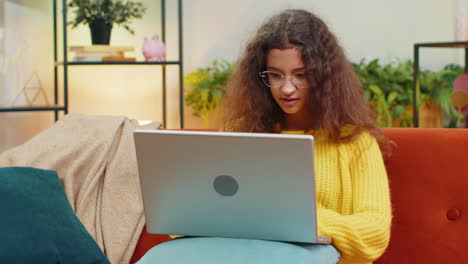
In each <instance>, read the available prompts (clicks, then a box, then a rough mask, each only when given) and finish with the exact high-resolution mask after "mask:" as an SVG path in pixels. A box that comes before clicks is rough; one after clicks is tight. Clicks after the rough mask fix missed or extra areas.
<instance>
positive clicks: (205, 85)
mask: <svg viewBox="0 0 468 264" xmlns="http://www.w3.org/2000/svg"><path fill="white" fill-rule="evenodd" d="M231 73H232V63H230V62H228V61H226V60H214V61H213V62H212V64H211V66H209V67H206V68H198V69H196V70H195V71H194V72H191V73H189V74H187V75H186V76H185V77H184V83H185V84H188V85H191V89H190V90H188V91H187V92H186V94H185V102H186V104H187V105H188V106H190V107H192V109H193V115H194V116H197V117H201V118H202V119H203V120H204V122H205V126H208V123H209V113H210V112H211V111H213V110H214V109H215V108H216V107H217V106H218V104H219V102H220V100H221V98H222V97H223V95H224V91H225V88H226V83H227V80H228V78H229V76H230V74H231Z"/></svg>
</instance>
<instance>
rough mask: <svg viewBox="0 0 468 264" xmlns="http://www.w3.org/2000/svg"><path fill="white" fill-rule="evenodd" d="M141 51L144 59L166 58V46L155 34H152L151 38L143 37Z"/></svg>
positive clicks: (160, 59) (157, 59) (158, 59)
mask: <svg viewBox="0 0 468 264" xmlns="http://www.w3.org/2000/svg"><path fill="white" fill-rule="evenodd" d="M142 51H143V56H145V60H146V61H165V60H166V47H165V46H164V43H163V42H162V41H161V40H159V38H158V37H157V36H156V35H155V36H153V37H152V38H151V39H148V38H146V37H145V41H144V43H143V49H142Z"/></svg>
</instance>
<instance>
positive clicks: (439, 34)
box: [0, 0, 461, 151]
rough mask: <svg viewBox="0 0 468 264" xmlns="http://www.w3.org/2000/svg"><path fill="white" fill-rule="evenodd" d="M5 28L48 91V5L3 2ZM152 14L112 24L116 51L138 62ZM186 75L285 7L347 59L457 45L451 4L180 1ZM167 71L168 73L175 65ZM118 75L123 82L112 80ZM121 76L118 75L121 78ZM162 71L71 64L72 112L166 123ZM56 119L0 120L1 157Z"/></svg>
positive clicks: (174, 95) (236, 48)
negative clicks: (316, 26) (128, 49)
mask: <svg viewBox="0 0 468 264" xmlns="http://www.w3.org/2000/svg"><path fill="white" fill-rule="evenodd" d="M0 1H1V2H0V12H1V13H0V27H1V28H2V29H3V32H5V30H10V31H15V32H19V33H21V34H22V35H24V36H27V39H28V40H29V41H30V43H31V44H30V46H31V48H32V54H34V55H33V56H32V57H31V58H30V60H31V61H32V62H34V63H35V65H39V66H38V67H37V70H38V71H39V73H40V77H41V80H42V81H43V84H44V85H43V86H44V87H46V88H48V89H47V91H48V93H49V96H50V94H51V89H50V87H51V84H52V65H51V61H52V49H51V48H52V46H51V45H52V28H51V11H50V10H51V4H50V2H51V1H49V0H40V1H39V0H35V1H28V0H0ZM142 2H144V3H145V5H147V6H148V8H149V10H148V15H146V16H145V18H144V20H141V21H136V22H135V23H134V24H133V25H134V28H135V29H136V31H137V33H136V35H135V36H130V35H129V34H128V33H126V32H125V31H124V30H122V29H119V28H116V29H114V31H113V32H112V40H111V43H112V44H114V45H134V46H135V47H136V48H137V51H136V52H135V53H134V55H135V56H137V57H138V58H141V54H140V51H139V48H140V47H141V44H142V41H143V37H144V36H150V35H152V34H160V32H159V28H160V27H159V25H158V21H159V20H158V19H159V18H158V14H159V11H160V10H159V1H153V0H143V1H142ZM183 3H184V10H183V12H184V15H183V26H184V32H183V34H184V72H185V73H188V72H190V71H192V70H194V69H196V68H197V67H203V66H207V65H208V64H209V63H210V62H211V61H212V60H214V59H219V58H224V59H228V60H234V59H235V58H236V57H237V56H238V54H239V52H240V50H241V49H242V47H243V46H244V44H245V42H246V41H247V39H248V38H249V37H250V36H251V35H252V34H253V32H254V31H255V28H256V26H257V25H258V24H259V23H261V22H262V21H263V20H264V19H265V18H266V17H267V16H270V15H272V14H273V13H275V12H277V11H279V10H281V9H284V8H306V9H309V10H311V11H313V12H315V13H317V14H318V15H319V16H321V17H322V18H323V19H324V20H325V21H326V22H327V23H328V24H329V25H330V28H331V29H332V31H333V32H334V33H335V34H336V35H337V36H338V38H339V40H340V41H341V44H342V46H343V47H344V48H345V50H346V52H347V55H348V57H349V59H350V60H351V61H356V62H357V61H359V60H361V59H363V58H365V59H367V60H370V59H373V58H380V59H381V60H382V61H383V62H388V61H391V60H392V59H395V58H412V52H413V44H414V43H416V42H433V41H451V40H453V36H454V30H453V28H454V26H453V17H454V16H453V14H454V3H453V2H451V1H446V0H412V1H406V0H394V1H384V0H355V1H342V0H294V1H292V0H255V1H252V0H238V1H215V0H192V1H189V0H184V1H183ZM167 5H168V12H167V14H168V30H167V35H168V40H167V46H168V57H169V58H174V59H176V58H177V39H176V38H175V34H173V33H176V32H177V28H176V17H175V14H176V13H175V9H176V1H167ZM89 39H90V38H89V33H88V30H87V28H86V27H80V28H78V29H76V30H73V31H71V32H70V35H69V42H70V44H72V45H82V44H83V45H84V44H87V43H89V42H90V40H89ZM9 45H11V44H9V40H8V39H6V38H5V34H2V41H1V44H0V48H1V50H2V51H3V56H4V58H5V56H7V55H8V54H9V52H11V51H9V50H7V49H8V47H9ZM460 58H461V55H460V52H459V51H453V50H443V49H442V50H441V49H437V50H429V49H425V50H422V51H421V65H422V66H423V67H426V68H434V69H439V68H440V67H441V66H443V65H445V64H447V63H449V62H459V63H461V61H460ZM169 68H170V67H169ZM168 71H169V72H168V78H169V87H168V104H169V109H168V116H169V120H168V123H167V126H168V127H178V124H179V120H178V107H179V106H178V96H179V94H178V86H177V85H178V82H177V69H175V68H174V67H172V68H170V69H169V70H168ZM8 75H9V74H8V72H7V71H5V69H4V68H2V71H1V75H0V81H2V83H3V86H1V88H0V104H5V103H7V101H11V99H8V100H7V99H6V97H9V96H11V94H12V90H14V89H16V88H12V87H11V84H7V83H6V82H7V81H6V80H5V76H8ZM116 76H119V78H116ZM122 76H123V77H124V78H120V77H122ZM159 78H160V69H159V68H158V67H149V66H138V67H137V66H132V67H128V66H125V67H122V66H112V67H100V66H99V67H89V66H88V67H85V66H80V67H74V68H72V69H70V110H71V111H72V112H80V113H85V114H110V115H127V116H130V117H134V118H137V119H156V120H161V119H162V118H161V114H162V111H161V107H160V102H161V92H160V89H158V88H159V85H160V83H159V81H158V80H159ZM186 110H187V111H186V115H185V119H186V122H185V124H186V127H199V126H201V122H200V121H199V120H197V119H195V118H193V117H192V116H191V115H190V109H186ZM52 116H53V115H52V114H50V113H39V114H38V113H10V114H0V151H2V150H4V149H7V148H9V147H11V146H14V145H17V144H19V143H21V142H24V141H25V140H27V139H28V138H30V137H31V136H32V135H34V134H36V133H38V132H39V131H41V130H43V129H45V128H47V127H49V126H50V125H52V124H53V120H52Z"/></svg>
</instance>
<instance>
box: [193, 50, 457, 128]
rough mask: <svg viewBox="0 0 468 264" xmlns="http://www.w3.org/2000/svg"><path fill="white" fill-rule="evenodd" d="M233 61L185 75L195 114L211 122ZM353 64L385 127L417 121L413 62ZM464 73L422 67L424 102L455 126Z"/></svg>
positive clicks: (453, 68) (450, 67)
mask: <svg viewBox="0 0 468 264" xmlns="http://www.w3.org/2000/svg"><path fill="white" fill-rule="evenodd" d="M232 66H233V65H232V64H231V63H229V62H227V61H225V60H219V61H218V60H215V61H213V63H212V65H211V66H209V67H206V68H199V69H196V70H195V71H194V72H192V73H189V74H187V75H186V76H185V78H184V83H185V84H189V85H192V88H191V89H190V90H188V91H187V92H186V94H185V101H186V103H187V105H188V106H191V107H192V108H193V110H194V113H193V115H195V116H197V117H201V118H203V119H204V121H205V125H207V124H208V118H209V113H210V112H211V111H213V110H214V109H215V108H216V107H217V106H218V104H219V101H220V99H221V98H222V96H223V94H224V89H225V86H226V82H227V79H228V77H229V75H230V74H231V72H232ZM353 67H354V69H355V71H356V73H357V74H358V76H359V79H360V80H361V82H362V84H363V87H364V95H365V97H366V99H367V100H368V101H369V103H370V105H371V107H372V108H373V109H374V111H375V112H376V114H377V122H378V124H379V126H381V127H392V126H393V125H395V123H397V124H396V125H397V126H400V127H411V126H412V124H413V108H412V107H413V106H412V105H413V62H412V61H411V60H397V61H395V62H392V63H388V64H384V65H382V64H380V63H379V60H378V59H374V60H372V61H370V62H369V63H366V62H365V61H364V60H362V61H361V62H359V63H353ZM462 73H463V68H462V67H461V66H460V65H456V64H448V65H447V66H445V67H444V68H443V69H442V70H441V71H429V70H424V69H423V70H420V75H419V82H420V97H419V99H420V102H419V105H423V104H424V103H425V102H427V101H431V102H432V103H434V104H436V105H438V106H440V107H441V109H442V110H443V112H444V114H445V116H446V117H447V118H449V119H450V122H449V126H450V127H454V126H455V125H456V123H457V120H459V119H460V118H461V115H460V114H458V113H457V112H456V111H455V109H454V107H453V105H452V103H451V100H450V97H451V95H452V86H453V81H454V79H455V78H456V77H457V76H458V75H460V74H462Z"/></svg>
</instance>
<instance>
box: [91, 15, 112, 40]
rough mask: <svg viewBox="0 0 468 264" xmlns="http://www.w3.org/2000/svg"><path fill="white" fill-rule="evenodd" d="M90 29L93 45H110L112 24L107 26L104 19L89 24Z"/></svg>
mask: <svg viewBox="0 0 468 264" xmlns="http://www.w3.org/2000/svg"><path fill="white" fill-rule="evenodd" d="M89 29H90V31H91V42H92V43H93V45H109V43H110V36H111V31H112V24H107V23H106V22H105V21H104V20H103V19H96V20H94V21H93V22H91V23H89Z"/></svg>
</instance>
